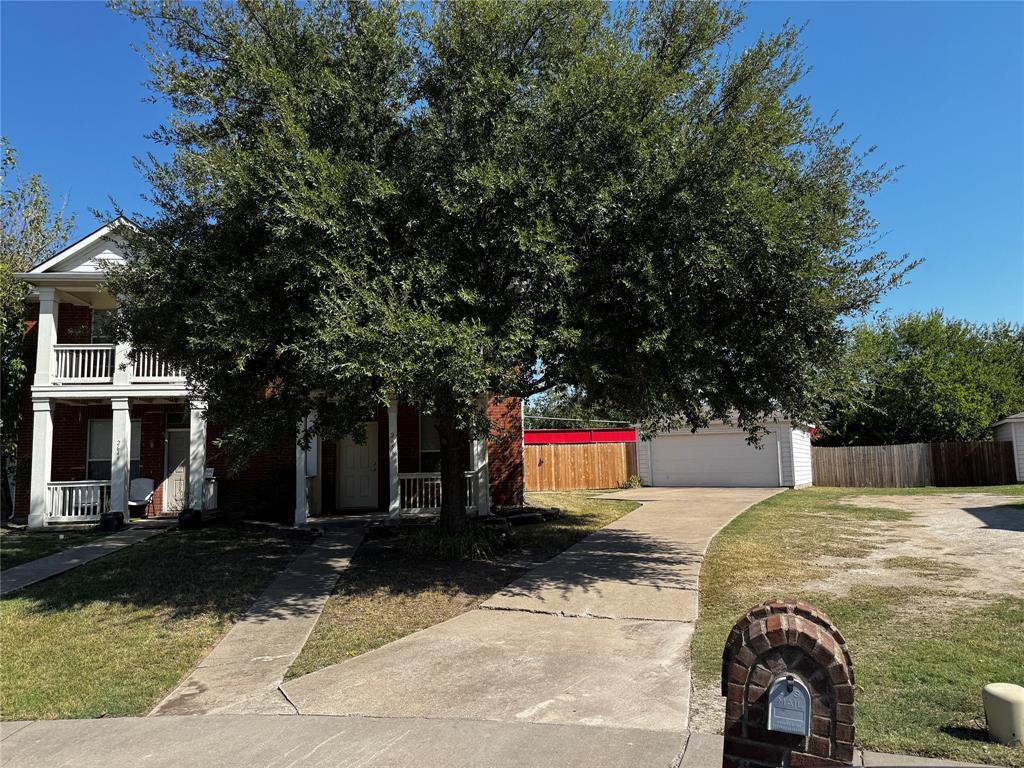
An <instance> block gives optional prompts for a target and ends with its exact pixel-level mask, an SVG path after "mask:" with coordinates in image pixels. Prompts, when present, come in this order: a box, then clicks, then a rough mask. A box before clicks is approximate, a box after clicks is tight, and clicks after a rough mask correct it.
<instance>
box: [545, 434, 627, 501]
mask: <svg viewBox="0 0 1024 768" xmlns="http://www.w3.org/2000/svg"><path fill="white" fill-rule="evenodd" d="M525 452H526V456H525V459H526V490H528V491H572V490H583V489H587V488H618V487H619V486H620V485H622V484H623V483H625V482H626V481H627V480H628V479H629V478H630V476H631V475H635V474H636V443H548V444H544V445H527V446H525Z"/></svg>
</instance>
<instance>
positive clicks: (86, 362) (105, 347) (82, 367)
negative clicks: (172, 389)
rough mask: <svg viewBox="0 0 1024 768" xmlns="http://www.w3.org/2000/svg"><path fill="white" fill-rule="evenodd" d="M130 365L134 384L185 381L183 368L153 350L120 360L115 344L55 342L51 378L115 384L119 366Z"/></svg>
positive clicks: (142, 351) (66, 382)
mask: <svg viewBox="0 0 1024 768" xmlns="http://www.w3.org/2000/svg"><path fill="white" fill-rule="evenodd" d="M119 365H120V366H125V365H127V366H128V367H129V368H130V371H129V379H130V381H131V382H132V383H142V382H165V381H172V382H182V381H184V380H185V375H184V373H183V372H182V371H179V370H178V369H177V368H174V367H173V366H171V365H169V364H168V363H165V362H163V361H162V360H161V359H160V358H159V357H158V356H157V354H156V353H155V352H153V351H151V350H139V351H138V353H137V354H136V355H135V361H134V362H133V363H130V364H129V363H128V361H127V360H124V361H122V360H119V359H118V356H117V352H116V351H115V347H114V345H113V344H55V345H54V346H53V367H52V374H51V377H50V378H51V381H52V383H54V384H112V383H113V382H114V372H115V370H116V369H117V367H118V366H119Z"/></svg>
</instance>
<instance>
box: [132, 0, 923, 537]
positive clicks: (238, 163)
mask: <svg viewBox="0 0 1024 768" xmlns="http://www.w3.org/2000/svg"><path fill="white" fill-rule="evenodd" d="M114 5H115V7H117V8H120V9H123V10H124V11H126V12H127V13H129V14H130V15H131V16H132V17H134V18H135V19H138V20H141V21H142V22H143V23H144V24H145V25H146V26H147V28H148V31H149V33H150V47H149V51H150V54H151V56H150V60H151V62H150V65H151V71H152V74H153V87H154V88H155V90H156V91H157V92H158V93H159V94H160V95H162V96H163V97H165V98H166V99H167V100H168V101H169V103H170V105H171V107H172V109H173V117H172V118H171V120H170V121H169V122H168V124H167V125H165V126H163V127H162V128H161V129H160V130H158V131H157V132H156V134H155V136H156V138H157V140H158V141H160V142H162V143H164V144H166V145H167V146H168V147H169V148H170V150H171V152H172V154H171V157H170V159H169V160H167V161H166V162H163V161H157V160H155V159H153V158H150V160H149V161H148V162H147V163H146V164H145V173H146V178H147V179H148V181H149V184H150V186H151V187H152V192H151V195H150V196H151V199H152V200H153V202H154V203H155V206H156V211H157V212H156V214H155V215H153V216H151V217H149V218H146V217H137V216H133V218H135V219H136V220H140V219H141V221H140V223H141V224H142V227H141V229H140V231H139V232H137V233H136V232H131V231H125V232H123V235H124V237H125V238H126V240H127V241H128V243H129V246H130V249H131V251H132V253H133V257H134V258H133V260H132V262H131V263H130V265H129V266H128V267H127V268H126V269H124V270H123V271H121V272H120V273H119V274H117V275H116V276H115V279H114V280H113V282H112V287H113V290H115V291H116V292H117V293H118V294H119V295H121V296H122V297H123V298H122V303H121V306H122V319H121V328H122V334H123V335H124V336H126V337H129V338H130V339H131V340H133V341H134V342H135V343H136V344H137V346H146V347H153V348H155V349H156V350H158V352H159V353H160V354H161V355H163V356H164V357H165V359H167V361H168V362H170V363H173V364H175V365H179V366H181V367H183V368H184V369H185V370H186V371H187V372H188V373H189V375H190V379H191V381H192V382H193V385H194V386H195V387H196V390H197V396H203V397H205V398H206V400H207V401H208V403H209V407H210V412H211V414H220V415H221V416H227V417H230V419H231V421H232V423H233V424H234V428H233V429H232V430H230V431H229V432H227V433H226V435H225V445H226V446H227V447H234V448H235V449H236V451H240V452H244V451H246V450H251V449H253V448H255V447H258V445H259V444H260V443H261V442H265V441H266V440H267V439H268V437H269V436H272V435H280V434H284V433H286V432H288V431H289V430H293V429H294V428H295V425H296V423H297V422H298V421H299V420H300V419H301V418H302V417H303V416H304V414H307V413H309V412H311V411H313V410H315V411H317V413H318V414H319V418H320V420H319V426H318V427H317V429H319V430H320V431H321V432H322V433H323V434H325V435H332V436H336V435H339V434H342V433H354V434H360V433H361V431H362V423H363V421H364V420H365V419H366V418H367V417H368V416H369V415H370V414H371V413H372V410H373V409H374V408H376V407H379V406H382V405H383V404H385V403H386V402H387V401H388V400H389V399H390V398H393V397H398V398H401V399H402V400H404V401H406V402H410V403H413V404H416V405H418V406H420V407H421V408H422V409H424V410H426V411H428V412H430V413H432V414H434V415H435V416H436V417H437V419H438V431H439V435H440V443H441V453H442V461H441V477H442V487H443V494H442V497H443V509H442V514H441V522H442V527H443V529H444V530H446V531H449V532H450V531H455V530H457V529H458V528H459V527H460V526H462V525H463V524H464V521H465V510H464V507H463V504H462V501H461V499H462V494H461V492H460V491H459V488H460V485H461V483H462V472H463V470H464V469H465V467H464V466H462V463H463V458H462V457H463V456H464V453H465V452H464V451H463V450H462V449H463V447H464V445H465V443H466V441H467V440H468V439H470V438H471V437H472V436H473V435H481V434H483V433H484V432H485V431H486V429H487V424H486V419H485V415H484V413H483V411H482V409H481V405H480V404H481V399H480V398H481V395H482V394H483V393H485V392H486V391H488V390H490V391H495V392H500V393H503V394H506V395H512V396H521V397H528V396H531V395H535V394H537V393H540V392H544V391H547V390H549V389H552V388H556V387H572V388H579V389H581V390H583V391H586V392H587V393H588V397H589V398H590V399H591V401H592V402H593V403H594V404H595V406H596V407H614V408H616V409H618V411H619V412H621V413H623V414H625V415H627V416H628V418H630V419H634V420H637V421H642V422H644V423H645V424H646V425H648V426H649V427H650V428H652V429H654V428H658V427H660V426H665V425H667V424H669V423H675V422H676V421H677V419H678V418H679V417H685V418H687V419H688V420H689V421H690V422H692V423H694V424H698V425H699V424H702V423H704V422H705V421H706V419H707V418H709V417H712V416H716V415H723V414H726V413H728V412H731V411H733V410H734V411H735V413H736V414H738V420H739V422H740V423H741V424H742V425H744V426H749V427H750V428H751V429H756V426H754V425H756V423H757V421H758V419H759V418H760V416H761V415H763V414H764V413H767V412H772V411H775V410H777V409H779V408H782V409H784V410H786V411H788V412H790V413H792V414H794V415H795V416H800V415H803V414H807V413H809V412H811V411H813V410H814V405H815V403H816V402H817V399H816V396H817V395H818V394H819V392H818V391H817V390H816V383H817V382H819V381H820V380H821V370H822V368H823V367H825V366H827V364H828V362H829V361H830V360H831V359H832V358H833V357H834V356H835V354H836V352H837V350H838V349H839V348H840V345H841V342H842V339H843V335H844V331H843V322H842V321H841V318H843V317H844V316H847V315H849V314H851V313H858V312H861V311H863V310H865V309H866V308H867V307H869V306H870V305H871V304H872V303H873V302H874V301H875V300H876V299H877V297H878V296H879V294H880V293H881V292H883V291H884V290H886V289H887V288H889V287H891V286H892V285H893V284H894V283H895V282H897V281H898V280H899V278H900V276H901V274H902V271H903V270H904V268H905V266H906V265H905V263H904V262H903V260H902V259H891V258H889V257H888V256H886V254H884V253H872V252H870V251H868V252H865V249H869V248H870V246H871V238H872V233H873V231H874V228H875V222H874V221H873V220H872V219H871V217H870V215H869V214H868V212H867V209H866V206H865V198H866V196H868V195H870V194H872V193H873V192H874V191H875V190H876V189H877V188H878V187H879V186H880V185H881V184H883V183H884V182H885V181H886V180H887V178H888V176H889V173H888V171H886V170H885V169H873V168H868V167H866V166H865V160H864V155H863V154H861V153H859V152H857V151H855V150H854V147H853V146H852V144H851V143H849V142H847V141H845V140H844V139H842V138H841V137H840V126H838V125H835V124H829V123H822V122H819V121H818V120H816V119H815V118H814V116H813V115H812V110H811V106H810V104H809V103H808V101H807V100H806V99H805V98H803V97H801V96H799V95H798V94H795V93H794V92H793V86H794V85H795V84H796V83H797V81H798V80H799V78H800V76H801V74H802V73H803V71H804V65H803V63H802V61H801V55H800V46H799V43H798V32H797V30H796V29H794V28H792V27H789V26H787V27H784V28H783V29H782V30H781V31H779V32H778V33H775V34H769V35H765V36H763V37H762V38H761V39H760V40H758V41H757V42H755V43H753V44H751V45H749V46H746V48H745V49H744V50H743V51H742V52H741V53H738V54H735V55H732V54H731V53H729V51H730V47H729V43H730V41H733V40H734V36H735V34H736V31H737V29H738V28H739V26H740V24H741V22H742V20H743V17H742V14H741V12H740V11H739V10H737V9H735V8H734V7H733V6H730V5H725V4H719V3H716V2H711V1H710V0H697V1H694V2H689V1H686V0H660V1H658V2H648V3H635V4H634V3H607V2H604V0H573V1H570V2H559V3H553V2H550V0H523V1H522V2H507V0H458V1H453V2H435V3H432V4H429V7H428V8H426V9H424V8H423V7H422V6H421V5H419V4H412V3H408V4H405V3H398V2H387V1H386V0H385V1H382V2H360V1H359V0H352V1H350V2H341V1H340V0H338V1H332V0H324V1H323V2H315V3H299V2H297V1H296V0H277V1H275V2H257V1H256V0H242V1H241V2H238V3H226V2H224V3H221V2H216V1H215V0H207V1H206V2H204V3H201V4H192V3H184V2H178V1H177V0H162V1H160V2H149V1H148V0H115V2H114ZM303 439H305V435H304V437H303Z"/></svg>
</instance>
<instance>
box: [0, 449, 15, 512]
mask: <svg viewBox="0 0 1024 768" xmlns="http://www.w3.org/2000/svg"><path fill="white" fill-rule="evenodd" d="M13 516H14V499H12V498H11V484H10V483H9V482H8V478H7V459H0V523H6V522H7V521H8V520H10V519H11V518H12V517H13Z"/></svg>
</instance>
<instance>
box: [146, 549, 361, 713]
mask: <svg viewBox="0 0 1024 768" xmlns="http://www.w3.org/2000/svg"><path fill="white" fill-rule="evenodd" d="M362 538H363V532H362V529H359V530H354V529H348V530H343V529H339V532H338V533H330V534H326V535H324V536H321V537H320V538H319V539H317V540H316V541H315V542H313V544H311V545H310V546H309V548H308V549H306V551H305V552H303V553H302V554H301V555H299V556H298V557H297V558H296V559H295V561H294V562H293V563H292V564H291V565H290V566H288V568H287V570H285V571H284V572H283V573H281V574H280V575H279V576H278V577H277V578H276V579H274V581H273V582H271V584H270V586H269V587H267V589H266V590H265V591H264V592H263V594H262V595H260V597H259V598H257V600H256V602H255V603H253V605H252V607H251V608H250V609H249V610H248V611H247V612H246V614H245V616H243V617H242V619H241V620H240V621H239V622H238V623H237V624H235V625H234V626H233V627H232V628H231V630H230V631H229V632H228V633H227V635H225V636H224V638H223V639H222V640H221V641H220V643H218V645H217V647H216V648H214V649H213V651H211V652H210V654H209V655H208V656H207V657H206V658H205V659H203V660H202V661H201V662H200V663H199V666H198V667H196V669H194V670H193V671H192V674H190V675H189V676H188V677H187V678H185V679H184V680H183V681H182V682H181V683H180V684H179V685H178V687H177V688H175V689H174V690H173V691H171V693H170V694H169V695H168V696H167V697H166V698H165V699H164V700H163V701H161V702H160V703H159V704H157V705H156V707H155V708H154V709H153V711H152V712H151V713H150V715H199V714H215V713H258V714H288V715H291V714H295V708H294V707H293V706H292V705H291V703H290V702H289V701H288V700H287V699H286V698H285V697H284V695H283V694H282V693H281V691H280V689H279V687H278V686H279V685H280V683H281V681H282V680H283V679H284V675H285V673H286V672H287V671H288V668H289V667H290V666H291V665H292V662H293V661H294V660H295V658H296V657H297V656H298V655H299V653H300V652H301V651H302V646H304V645H305V644H306V639H307V638H308V637H309V635H310V633H311V632H312V631H313V627H314V626H316V622H317V620H318V619H319V618H320V613H321V612H322V611H323V609H324V603H326V602H327V598H328V597H330V595H331V592H332V591H333V590H334V585H335V584H336V583H337V581H338V577H339V576H340V575H341V573H342V571H344V570H345V569H346V568H347V567H348V564H349V561H350V560H351V558H352V555H353V553H354V552H355V550H356V548H357V547H358V546H359V542H360V541H362Z"/></svg>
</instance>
